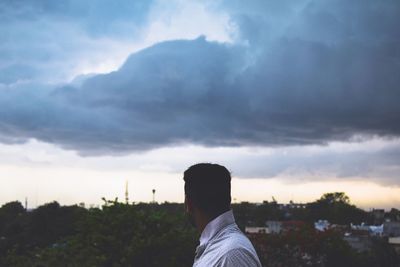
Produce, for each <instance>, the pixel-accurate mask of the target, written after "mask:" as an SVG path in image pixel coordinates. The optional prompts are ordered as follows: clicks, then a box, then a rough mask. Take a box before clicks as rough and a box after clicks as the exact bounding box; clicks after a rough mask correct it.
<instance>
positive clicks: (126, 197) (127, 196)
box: [125, 180, 129, 204]
mask: <svg viewBox="0 0 400 267" xmlns="http://www.w3.org/2000/svg"><path fill="white" fill-rule="evenodd" d="M125 203H126V204H129V190H128V180H127V181H126V182H125Z"/></svg>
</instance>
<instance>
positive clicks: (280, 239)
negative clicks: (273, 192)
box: [0, 193, 399, 267]
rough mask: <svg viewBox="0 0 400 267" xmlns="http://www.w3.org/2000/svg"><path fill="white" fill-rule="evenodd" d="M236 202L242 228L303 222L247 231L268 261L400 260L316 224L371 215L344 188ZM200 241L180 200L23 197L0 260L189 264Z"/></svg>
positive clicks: (9, 211) (8, 223)
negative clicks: (289, 198) (36, 200)
mask: <svg viewBox="0 0 400 267" xmlns="http://www.w3.org/2000/svg"><path fill="white" fill-rule="evenodd" d="M232 207H233V210H234V213H235V217H236V220H237V223H238V224H239V226H240V227H241V228H242V229H244V227H245V226H249V225H254V226H263V225H265V222H266V221H267V220H301V221H304V222H305V224H304V227H302V228H301V229H297V230H295V231H290V232H285V233H283V234H280V235H265V236H250V238H251V239H252V240H253V242H254V244H255V246H256V249H257V251H258V253H259V255H260V258H261V261H262V262H263V265H264V266H339V265H337V264H341V265H340V266H347V265H343V264H350V263H351V266H397V265H398V264H399V261H398V260H399V259H398V257H397V256H396V254H394V251H393V249H392V248H390V247H388V246H387V244H386V243H382V242H380V241H377V242H376V244H375V245H374V246H375V247H374V251H372V252H370V253H367V254H366V253H364V254H361V253H357V252H356V251H353V250H352V249H351V248H350V247H349V246H348V245H347V243H346V242H345V241H343V240H342V238H341V236H340V234H339V233H336V232H326V233H319V232H316V231H315V230H314V228H313V222H314V221H315V220H317V219H328V220H329V221H330V222H332V223H337V224H348V223H350V222H352V223H360V222H368V221H369V220H372V218H371V215H370V214H369V213H368V212H366V211H364V210H362V209H358V208H357V207H355V206H354V205H352V204H350V201H349V199H348V197H347V196H346V195H345V194H343V193H329V194H325V195H324V196H322V197H321V198H320V199H319V200H317V201H315V202H312V203H309V204H307V205H306V206H302V207H298V206H296V205H286V206H282V205H279V204H278V203H276V202H264V203H262V204H251V203H246V202H244V203H239V204H233V205H232ZM197 244H198V233H197V232H196V230H195V229H194V228H193V227H192V226H191V225H189V223H188V220H187V219H186V218H185V215H184V207H183V204H178V203H163V204H155V203H154V204H147V203H138V204H124V203H120V202H118V201H117V199H116V200H113V201H109V200H105V199H104V205H102V207H101V208H90V209H85V208H83V207H79V206H76V205H75V206H60V205H59V204H58V203H57V202H52V203H48V204H45V205H42V206H40V207H38V208H36V209H34V210H32V211H26V210H25V209H24V208H23V206H22V205H21V203H20V202H10V203H7V204H5V205H3V206H2V207H1V208H0V266H16V267H18V266H33V267H35V266H36V267H39V266H55V267H57V266H105V267H106V266H107V267H108V266H112V267H117V266H141V267H142V266H143V267H146V266H166V267H168V266H191V265H192V263H193V257H194V251H195V248H196V246H197ZM304 255H306V256H307V257H305V256H304ZM367 263H368V264H367ZM392 264H397V265H392Z"/></svg>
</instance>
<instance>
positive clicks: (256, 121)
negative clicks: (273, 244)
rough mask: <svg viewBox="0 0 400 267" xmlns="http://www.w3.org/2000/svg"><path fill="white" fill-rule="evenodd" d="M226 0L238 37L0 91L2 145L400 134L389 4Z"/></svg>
mask: <svg viewBox="0 0 400 267" xmlns="http://www.w3.org/2000/svg"><path fill="white" fill-rule="evenodd" d="M229 5H230V6H229V7H228V4H226V5H224V4H223V5H222V7H217V8H223V9H224V10H225V11H227V12H228V13H229V14H230V15H231V18H232V23H234V24H236V25H237V27H238V35H237V40H236V42H235V44H220V43H215V42H208V41H206V40H205V39H204V38H202V37H200V38H198V39H196V40H188V41H183V40H182V41H181V40H177V41H170V42H163V43H159V44H157V45H154V46H152V47H149V48H147V49H145V50H142V51H139V52H137V53H135V54H132V55H131V56H130V57H129V58H128V59H127V61H126V62H125V64H124V65H123V66H122V67H121V68H120V69H119V70H117V71H115V72H112V73H109V74H104V75H97V76H94V77H90V78H87V79H86V80H85V81H83V82H82V84H81V85H79V86H78V85H72V84H71V85H67V86H60V87H58V88H56V89H40V88H37V89H38V90H32V88H31V87H35V85H29V84H27V85H15V86H14V87H11V86H3V89H1V91H0V94H1V97H0V101H1V103H0V104H1V106H0V107H1V108H0V116H1V117H0V118H1V119H0V121H1V123H0V132H1V136H2V139H1V140H13V138H15V139H16V140H21V139H24V138H36V139H39V140H42V141H45V142H50V143H55V144H58V145H61V146H63V147H66V148H70V149H74V150H77V151H79V152H80V153H82V154H96V153H120V152H121V153H125V152H129V151H133V150H144V149H150V148H155V147H160V146H168V145H174V144H180V143H195V144H201V145H205V146H244V145H266V146H276V145H279V146H281V145H282V146H285V145H295V144H324V143H326V142H329V141H334V140H341V141H346V140H349V139H351V138H353V137H354V136H374V135H378V136H384V137H393V136H395V137H398V136H399V135H400V126H399V125H400V124H399V123H398V122H399V121H400V105H399V104H398V102H399V100H400V90H399V88H400V87H399V84H400V83H399V82H400V50H399V47H400V45H399V41H400V36H399V28H398V27H397V26H398V25H400V18H399V16H397V14H399V12H400V4H399V3H398V2H396V1H380V2H379V3H378V2H376V1H355V2H351V3H347V2H346V1H329V2H321V1H318V2H317V1H315V2H313V1H307V2H300V1H293V2H291V1H284V2H282V3H281V2H279V5H278V2H275V1H274V2H265V1H258V2H257V1H254V2H251V4H247V3H246V6H243V7H242V4H241V2H237V3H236V2H234V1H233V2H230V1H229ZM36 86H39V85H36ZM39 92H40V93H39Z"/></svg>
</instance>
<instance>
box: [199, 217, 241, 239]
mask: <svg viewBox="0 0 400 267" xmlns="http://www.w3.org/2000/svg"><path fill="white" fill-rule="evenodd" d="M234 222H235V217H234V216H233V212H232V210H228V211H227V212H224V213H222V214H221V215H219V216H218V217H216V218H215V219H213V220H212V221H210V222H209V223H208V224H207V225H206V227H205V228H204V230H203V232H202V233H201V236H200V246H201V245H204V244H206V243H207V242H208V241H210V239H211V238H212V237H213V236H214V235H215V234H217V233H218V232H219V231H220V230H221V229H222V228H224V227H226V226H227V225H229V224H232V223H234Z"/></svg>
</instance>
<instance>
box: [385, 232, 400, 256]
mask: <svg viewBox="0 0 400 267" xmlns="http://www.w3.org/2000/svg"><path fill="white" fill-rule="evenodd" d="M388 243H389V245H391V246H393V247H394V249H395V250H396V253H397V254H399V255H400V236H397V237H389V240H388Z"/></svg>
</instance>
